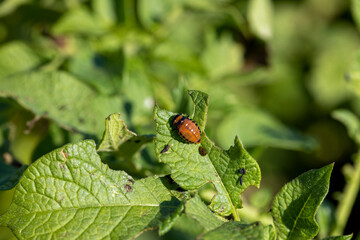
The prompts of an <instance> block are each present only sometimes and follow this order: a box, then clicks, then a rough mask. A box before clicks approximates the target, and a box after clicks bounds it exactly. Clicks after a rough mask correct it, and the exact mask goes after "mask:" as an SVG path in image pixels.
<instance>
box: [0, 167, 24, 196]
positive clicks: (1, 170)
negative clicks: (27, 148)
mask: <svg viewBox="0 0 360 240" xmlns="http://www.w3.org/2000/svg"><path fill="white" fill-rule="evenodd" d="M26 167H27V166H26V165H23V166H21V167H20V168H18V169H16V168H15V167H13V166H9V165H6V164H5V163H4V162H3V161H0V191H4V190H9V189H12V188H13V187H15V185H16V184H17V183H18V182H19V179H20V177H21V176H22V174H23V173H24V171H25V169H26Z"/></svg>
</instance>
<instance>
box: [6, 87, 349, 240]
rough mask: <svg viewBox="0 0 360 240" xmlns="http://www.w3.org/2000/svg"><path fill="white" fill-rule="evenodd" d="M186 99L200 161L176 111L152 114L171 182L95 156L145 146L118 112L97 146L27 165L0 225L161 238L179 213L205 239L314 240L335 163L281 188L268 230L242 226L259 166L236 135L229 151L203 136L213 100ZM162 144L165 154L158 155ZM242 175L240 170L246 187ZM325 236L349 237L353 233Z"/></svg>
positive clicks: (60, 234) (60, 233) (86, 144)
mask: <svg viewBox="0 0 360 240" xmlns="http://www.w3.org/2000/svg"><path fill="white" fill-rule="evenodd" d="M189 94H190V96H191V98H192V100H193V102H194V111H193V113H192V114H191V115H190V117H191V118H192V119H194V120H195V121H196V122H197V123H198V125H199V127H200V129H201V130H202V131H203V133H202V136H201V143H200V146H202V147H204V148H205V149H206V151H207V153H208V154H207V155H206V156H202V155H200V154H199V152H198V148H199V145H198V144H188V143H185V142H183V141H182V140H181V139H180V138H179V137H178V136H177V133H176V131H175V130H174V129H173V127H172V124H171V119H172V116H174V114H175V113H172V112H168V111H166V110H162V109H160V108H159V107H157V106H156V107H155V110H154V118H155V122H156V137H155V139H154V141H155V152H156V156H157V157H158V159H159V161H161V162H163V163H165V164H167V165H168V166H169V167H170V171H171V179H173V181H174V182H171V181H170V182H169V181H167V180H166V177H165V176H151V177H146V178H142V179H138V180H134V179H133V177H132V176H130V175H128V174H127V173H126V172H124V171H115V170H111V169H110V168H109V167H108V166H107V165H106V164H104V163H102V162H101V159H100V157H99V155H98V152H100V151H116V152H120V151H121V152H122V154H123V155H129V154H130V155H131V153H133V152H134V149H139V148H134V145H136V144H139V145H143V144H146V142H148V138H146V137H143V136H136V134H134V133H132V132H130V131H129V130H128V129H127V127H126V125H125V124H124V122H123V121H122V120H121V119H120V118H119V114H112V115H110V116H109V118H108V119H107V120H106V130H105V133H104V136H103V140H102V141H101V143H100V144H99V145H98V146H96V144H95V143H94V141H92V140H84V141H80V142H78V143H72V144H67V145H65V146H63V147H61V148H59V149H57V150H55V151H52V152H50V153H48V154H46V155H44V156H43V157H41V158H39V159H38V160H37V161H36V162H34V163H33V164H31V165H30V166H29V167H28V168H27V169H26V170H25V171H24V172H23V174H22V176H21V178H20V180H19V182H18V183H17V186H16V189H15V194H14V199H13V202H12V203H11V206H10V207H9V209H8V210H7V212H6V213H5V214H3V215H1V216H0V224H1V225H2V226H7V227H9V228H10V229H11V230H12V231H13V233H14V234H15V236H16V237H18V238H19V239H31V238H36V239H37V238H55V239H58V238H66V239H102V238H105V239H119V238H120V239H132V238H135V237H137V236H138V235H139V234H141V233H142V232H143V231H146V230H148V229H152V228H157V229H159V230H158V233H159V235H163V234H165V233H167V232H168V231H169V230H171V228H172V227H173V226H174V225H175V224H176V222H177V221H180V219H181V218H182V217H183V216H185V217H188V218H191V219H194V220H195V221H196V223H197V224H198V225H199V226H200V229H201V230H200V232H199V233H198V235H199V237H200V238H202V239H220V238H226V239H312V238H314V237H315V236H316V234H317V233H318V231H319V226H318V224H317V223H316V221H315V214H316V211H317V209H318V208H319V206H320V204H321V202H322V201H323V199H324V198H325V196H326V194H327V192H328V190H329V183H330V175H331V171H332V168H333V164H330V165H327V166H325V167H323V168H320V169H314V170H310V171H308V172H306V173H304V174H302V175H300V176H299V177H297V178H296V179H294V180H293V181H291V182H289V183H288V184H286V185H285V186H284V187H283V188H282V190H281V191H280V192H279V193H278V194H277V195H276V196H275V198H274V200H273V203H272V208H271V209H272V210H271V215H272V217H273V219H274V221H273V224H270V225H265V226H264V225H263V224H262V223H260V222H254V223H246V222H244V221H242V219H240V217H239V215H238V211H239V210H240V209H241V207H242V201H241V193H242V192H243V191H244V190H245V189H246V188H247V187H248V186H250V185H255V186H257V187H259V186H260V178H261V174H260V168H259V166H258V164H257V162H256V161H255V160H254V159H253V158H252V157H251V156H250V155H249V154H248V153H247V152H246V150H245V149H244V147H243V145H242V144H241V142H240V140H239V138H238V137H236V138H235V141H234V146H232V147H230V148H229V150H226V151H225V150H222V149H220V148H218V147H217V146H215V145H214V143H212V142H211V141H210V140H209V139H208V137H207V136H206V133H205V126H206V118H207V109H208V104H209V97H208V95H207V94H205V93H202V92H199V91H189ZM166 145H169V149H168V151H166V152H163V153H162V152H161V151H162V149H164V147H165V146H166ZM240 168H244V169H246V173H245V174H244V175H243V180H242V183H240V182H239V173H238V170H239V169H240ZM20 175H21V174H20ZM206 183H210V184H211V185H212V186H213V188H214V189H215V191H216V194H215V196H214V197H213V198H212V200H211V203H210V205H208V206H207V205H206V204H205V203H204V202H203V201H202V200H201V198H200V197H199V195H198V192H199V189H200V188H201V187H202V186H203V185H204V184H206ZM179 187H181V188H180V189H182V190H181V191H180V190H179ZM225 217H226V218H225ZM328 239H330V238H328ZM331 239H351V235H348V236H339V237H333V238H331Z"/></svg>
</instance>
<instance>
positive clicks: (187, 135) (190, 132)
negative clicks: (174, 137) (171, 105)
mask: <svg viewBox="0 0 360 240" xmlns="http://www.w3.org/2000/svg"><path fill="white" fill-rule="evenodd" d="M173 124H174V127H176V129H177V130H178V134H179V136H180V137H181V138H182V139H184V140H185V141H186V142H189V143H200V141H201V131H200V128H199V127H198V125H197V124H196V122H194V121H193V120H191V119H189V118H187V117H185V116H183V115H181V114H178V115H176V116H175V117H174V120H173Z"/></svg>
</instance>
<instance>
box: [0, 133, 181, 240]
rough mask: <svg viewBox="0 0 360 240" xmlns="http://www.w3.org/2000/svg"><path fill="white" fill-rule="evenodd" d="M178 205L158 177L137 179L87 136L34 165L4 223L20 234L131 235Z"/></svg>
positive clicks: (154, 223) (155, 223) (68, 236)
mask: <svg viewBox="0 0 360 240" xmlns="http://www.w3.org/2000/svg"><path fill="white" fill-rule="evenodd" d="M179 206H180V201H179V200H177V198H175V197H174V196H173V195H172V194H171V192H170V191H169V190H168V189H167V188H166V187H165V186H164V185H163V184H162V182H161V180H160V179H159V178H158V177H149V178H144V179H141V180H137V181H134V180H133V179H132V177H131V176H129V175H128V174H126V173H125V172H123V171H114V170H111V169H109V168H108V166H107V165H105V164H103V163H102V162H101V159H100V158H99V156H98V155H97V153H96V149H95V143H94V142H93V141H92V140H87V141H82V142H79V143H75V144H68V145H65V146H64V147H62V148H59V149H57V150H55V151H53V152H51V153H49V154H46V155H44V156H43V157H41V158H40V159H38V160H37V161H36V162H35V163H33V164H32V165H31V166H29V167H28V169H27V170H26V171H25V173H24V175H23V177H22V178H21V179H20V181H19V184H18V185H17V187H16V190H15V194H14V199H13V202H12V204H11V206H10V208H9V209H8V211H7V212H6V213H5V214H4V215H2V216H0V225H2V226H8V227H9V228H10V229H12V231H13V233H14V234H15V235H16V236H17V237H18V238H19V239H38V238H54V239H59V238H66V239H115V238H116V239H129V238H133V237H134V236H135V235H137V234H139V233H140V232H141V231H144V230H146V229H148V228H152V227H156V226H158V225H159V224H160V223H161V221H163V220H164V219H166V218H167V217H169V216H170V215H172V214H173V213H174V212H176V211H177V209H178V208H179Z"/></svg>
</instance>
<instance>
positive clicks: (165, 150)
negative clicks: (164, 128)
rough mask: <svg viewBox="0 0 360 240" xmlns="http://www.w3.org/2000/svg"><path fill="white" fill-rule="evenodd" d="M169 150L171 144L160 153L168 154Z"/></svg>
mask: <svg viewBox="0 0 360 240" xmlns="http://www.w3.org/2000/svg"><path fill="white" fill-rule="evenodd" d="M169 148H170V145H169V144H166V145H165V147H164V149H163V150H161V152H160V153H166V152H167V151H168V150H169Z"/></svg>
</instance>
